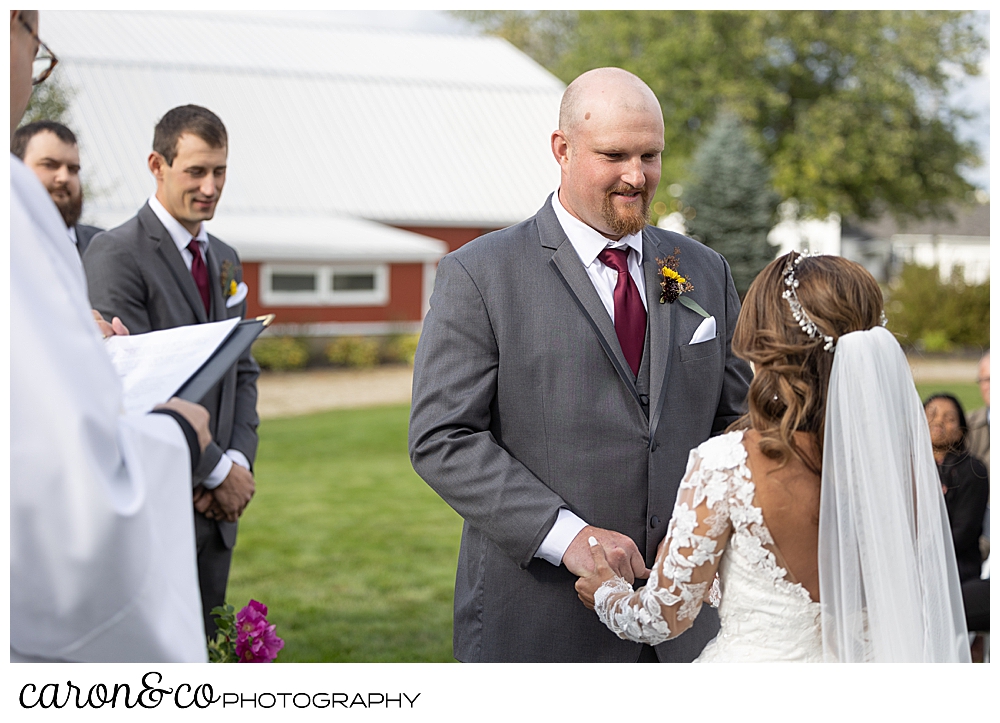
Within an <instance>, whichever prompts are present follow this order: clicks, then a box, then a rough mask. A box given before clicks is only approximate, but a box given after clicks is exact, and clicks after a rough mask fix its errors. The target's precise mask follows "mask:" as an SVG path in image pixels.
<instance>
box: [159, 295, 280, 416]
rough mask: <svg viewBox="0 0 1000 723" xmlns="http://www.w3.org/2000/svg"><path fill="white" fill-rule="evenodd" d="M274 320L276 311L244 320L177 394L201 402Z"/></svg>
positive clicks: (190, 400)
mask: <svg viewBox="0 0 1000 723" xmlns="http://www.w3.org/2000/svg"><path fill="white" fill-rule="evenodd" d="M272 321H274V314H268V315H267V316H258V317H257V318H256V319H244V320H243V321H241V322H240V323H239V324H237V325H236V326H234V327H233V330H232V331H231V332H230V334H229V336H227V337H226V339H225V341H223V342H222V343H221V344H219V347H218V348H217V349H216V350H215V353H213V354H212V356H210V357H209V358H208V361H206V362H205V363H204V364H202V365H201V367H200V368H199V369H198V371H196V372H195V373H194V374H192V375H191V376H190V377H189V378H188V380H187V381H186V382H184V384H182V385H181V388H180V389H178V390H177V391H176V392H175V393H174V396H175V397H180V398H181V399H184V400H186V401H189V402H195V403H198V402H200V401H201V400H202V399H204V398H205V395H206V394H208V393H209V391H211V389H212V387H214V386H215V385H216V384H218V383H219V380H220V379H222V377H223V376H225V374H226V372H227V371H229V369H230V368H232V366H233V365H234V364H235V363H236V362H237V361H238V360H239V358H240V356H241V355H242V354H243V352H245V351H246V350H247V349H249V348H250V345H251V344H253V341H254V339H256V338H257V337H258V336H259V335H260V333H261V332H262V331H264V329H266V328H267V327H268V326H270V324H271V322H272Z"/></svg>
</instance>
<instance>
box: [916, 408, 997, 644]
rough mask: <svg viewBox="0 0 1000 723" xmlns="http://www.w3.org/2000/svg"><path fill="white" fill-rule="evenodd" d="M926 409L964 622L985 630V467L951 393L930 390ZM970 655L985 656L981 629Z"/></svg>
mask: <svg viewBox="0 0 1000 723" xmlns="http://www.w3.org/2000/svg"><path fill="white" fill-rule="evenodd" d="M924 412H925V413H926V414H927V425H928V426H929V427H930V433H931V444H932V445H933V446H934V461H935V462H937V466H938V474H939V475H940V477H941V489H942V490H943V491H944V503H945V507H947V509H948V521H949V523H950V524H951V536H952V540H953V541H954V544H955V556H956V558H957V559H958V576H959V578H960V579H961V581H962V601H963V603H964V607H965V618H966V622H967V624H968V627H969V630H970V631H973V632H988V631H989V629H990V581H989V580H988V579H987V580H981V579H979V578H980V571H981V570H982V553H981V552H980V548H979V536H980V535H981V534H982V531H983V515H984V513H985V511H986V504H987V502H988V500H989V495H990V482H989V472H988V470H987V469H986V465H985V464H983V463H982V461H980V460H979V458H977V457H974V456H973V455H972V454H970V453H969V451H968V445H967V442H966V433H967V432H968V425H967V424H966V421H965V413H964V412H963V411H962V405H961V404H960V403H959V401H958V400H957V399H956V398H955V397H953V396H951V395H950V394H934V395H932V396H931V397H929V398H928V399H927V401H926V402H924ZM972 661H973V662H974V663H981V662H983V661H984V645H983V638H982V636H981V635H980V636H977V637H976V639H975V640H974V641H973V643H972Z"/></svg>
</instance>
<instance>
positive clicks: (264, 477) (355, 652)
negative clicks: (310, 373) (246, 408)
mask: <svg viewBox="0 0 1000 723" xmlns="http://www.w3.org/2000/svg"><path fill="white" fill-rule="evenodd" d="M917 391H918V392H919V393H920V398H921V399H922V400H923V399H926V398H927V396H928V395H929V394H931V393H933V392H938V391H947V392H950V393H952V394H954V395H955V396H956V397H958V398H959V400H961V401H962V403H963V405H965V408H966V410H971V409H975V408H976V407H978V406H982V400H981V399H980V397H979V389H978V387H977V385H976V384H974V383H942V384H937V383H931V384H918V385H917ZM408 416H409V407H408V406H396V407H378V408H373V409H361V410H337V411H332V412H325V413H322V414H312V415H308V416H302V417H295V418H291V419H281V420H268V421H265V422H264V423H263V424H261V427H260V450H259V452H258V455H257V467H256V473H257V494H256V496H255V497H254V500H253V502H252V504H251V505H250V507H248V508H247V512H246V514H245V515H244V517H243V520H242V522H241V523H240V534H239V541H238V544H237V546H236V551H235V554H234V556H233V566H232V572H231V575H230V583H229V594H228V601H229V602H230V603H231V604H232V605H234V606H236V607H237V608H239V607H242V606H243V605H245V604H246V602H247V600H249V599H250V598H254V599H257V600H260V601H261V602H263V603H265V604H266V605H268V606H269V608H270V612H269V615H268V618H269V619H270V620H271V622H273V623H276V624H277V626H278V627H277V633H278V635H280V636H281V637H282V638H284V640H285V648H284V650H282V651H281V653H280V654H279V656H278V660H279V661H282V662H433V661H452V660H453V658H452V654H451V631H452V622H451V615H452V597H453V594H454V581H455V562H456V559H457V557H458V544H459V537H460V534H461V527H462V522H461V519H460V518H459V517H458V515H457V514H455V512H454V511H453V510H452V509H451V508H450V507H448V506H447V505H446V504H445V503H444V502H443V501H442V500H441V499H440V498H439V497H438V496H437V495H436V494H435V493H434V492H433V491H432V490H431V489H430V488H429V487H427V485H426V484H424V482H423V481H422V480H421V479H420V478H419V477H418V476H417V475H416V473H415V472H414V471H413V469H412V467H410V461H409V458H408V456H407V453H406V426H407V420H408Z"/></svg>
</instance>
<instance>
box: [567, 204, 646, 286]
mask: <svg viewBox="0 0 1000 723" xmlns="http://www.w3.org/2000/svg"><path fill="white" fill-rule="evenodd" d="M552 210H553V211H555V212H556V218H557V219H558V220H559V225H560V226H562V229H563V232H564V233H565V234H566V238H568V239H569V242H570V243H571V244H573V248H574V249H575V250H576V253H577V255H578V256H579V257H580V260H581V261H582V262H583V265H584V266H588V267H589V266H590V265H591V264H593V263H594V261H596V260H597V256H598V254H600V253H601V251H603V250H604V249H605V248H615V249H620V248H623V247H625V246H628V247H629V248H631V249H632V250H633V251H635V252H636V260H637V261H638V262H639V265H640V266H642V231H640V232H639V233H634V234H631V235H629V236H622V237H621V238H620V239H618V240H617V241H612V240H611V239H609V238H607V237H606V236H604V235H603V234H601V233H600V232H599V231H597V230H595V229H593V228H591V227H590V226H588V225H587V224H585V223H584V222H583V221H581V220H580V219H578V218H577V217H576V216H574V215H573V214H571V213H570V212H569V211H567V210H566V209H565V208H564V207H563V205H562V202H561V201H560V200H559V190H558V189H556V192H555V193H553V194H552Z"/></svg>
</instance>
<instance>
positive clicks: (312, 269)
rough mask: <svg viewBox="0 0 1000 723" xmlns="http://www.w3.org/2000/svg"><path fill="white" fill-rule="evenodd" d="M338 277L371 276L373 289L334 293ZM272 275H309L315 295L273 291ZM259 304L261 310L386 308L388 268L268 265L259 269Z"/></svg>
mask: <svg viewBox="0 0 1000 723" xmlns="http://www.w3.org/2000/svg"><path fill="white" fill-rule="evenodd" d="M338 273H350V274H372V276H374V280H375V288H374V289H372V290H370V291H369V290H364V291H334V290H333V277H334V275H336V274H338ZM274 274H299V275H303V276H307V275H312V276H313V277H314V278H315V280H316V290H315V291H273V290H272V289H271V278H272V276H273V275H274ZM260 281H261V283H260V303H261V305H262V306H273V307H281V306H385V305H386V304H388V303H389V266H388V264H271V263H262V264H261V265H260Z"/></svg>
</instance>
